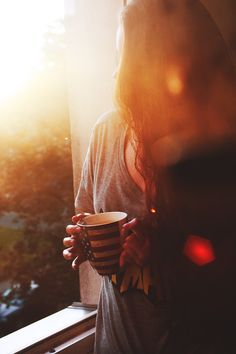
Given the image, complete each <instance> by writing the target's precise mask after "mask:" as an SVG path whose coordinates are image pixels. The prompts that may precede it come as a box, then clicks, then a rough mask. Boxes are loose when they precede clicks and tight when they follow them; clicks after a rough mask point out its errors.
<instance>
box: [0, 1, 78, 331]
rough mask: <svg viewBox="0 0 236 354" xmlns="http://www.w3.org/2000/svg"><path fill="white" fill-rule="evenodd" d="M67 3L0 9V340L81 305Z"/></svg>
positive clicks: (16, 3) (13, 5) (23, 4)
mask: <svg viewBox="0 0 236 354" xmlns="http://www.w3.org/2000/svg"><path fill="white" fill-rule="evenodd" d="M63 18H64V3H63V0H40V1H31V0H21V1H18V0H9V1H1V3H0V42H1V57H0V76H1V82H0V117H1V118H0V122H1V130H0V136H1V138H0V145H1V148H0V169H1V175H0V189H1V195H0V292H1V299H0V300H1V304H0V336H3V335H6V334H8V333H10V332H12V331H15V330H17V329H18V328H20V327H22V326H25V325H27V324H29V323H31V322H34V321H36V320H39V319H40V318H42V317H45V316H47V315H49V314H51V313H54V312H55V311H58V310H60V309H62V308H64V307H66V306H68V305H70V304H71V303H72V302H73V301H76V300H77V301H78V300H79V288H78V274H77V273H73V272H72V271H71V269H70V266H69V264H68V263H67V262H65V260H64V259H63V257H62V250H63V245H62V238H63V235H64V233H65V225H66V224H67V223H68V222H69V221H70V218H71V215H72V214H73V213H74V208H73V177H72V162H71V144H70V140H71V139H70V124H69V110H68V100H67V89H66V70H65V28H64V19H63Z"/></svg>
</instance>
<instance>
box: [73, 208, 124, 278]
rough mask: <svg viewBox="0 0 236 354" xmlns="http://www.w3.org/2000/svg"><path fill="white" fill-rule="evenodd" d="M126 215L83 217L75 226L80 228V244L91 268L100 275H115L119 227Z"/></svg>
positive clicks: (119, 240)
mask: <svg viewBox="0 0 236 354" xmlns="http://www.w3.org/2000/svg"><path fill="white" fill-rule="evenodd" d="M126 222H127V214H126V213H123V212H118V211H112V212H107V213H100V214H91V215H87V216H85V217H83V219H82V220H80V221H79V222H78V223H77V225H78V226H80V227H81V228H82V235H83V238H82V240H81V243H82V245H83V247H84V250H85V252H86V254H87V257H88V260H89V262H90V264H91V266H92V267H93V268H94V269H95V270H96V271H97V272H98V274H100V275H111V274H115V273H116V272H117V271H118V269H119V258H120V253H121V244H122V237H121V227H122V225H123V224H125V223H126Z"/></svg>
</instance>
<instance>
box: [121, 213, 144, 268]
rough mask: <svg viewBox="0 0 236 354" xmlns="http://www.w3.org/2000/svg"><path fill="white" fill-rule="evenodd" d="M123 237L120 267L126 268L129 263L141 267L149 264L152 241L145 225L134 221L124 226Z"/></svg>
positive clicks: (136, 220)
mask: <svg viewBox="0 0 236 354" xmlns="http://www.w3.org/2000/svg"><path fill="white" fill-rule="evenodd" d="M130 231H131V233H130V234H129V236H126V237H125V234H127V232H130ZM122 235H123V236H124V241H123V245H122V247H123V250H122V252H121V255H120V267H121V268H122V267H124V265H125V264H127V263H129V264H137V265H138V266H140V267H141V266H144V265H145V264H147V263H149V260H150V241H149V237H148V235H147V231H146V230H145V226H144V224H143V223H142V222H141V221H140V220H138V219H133V220H131V221H130V222H128V223H126V224H124V225H123V227H122Z"/></svg>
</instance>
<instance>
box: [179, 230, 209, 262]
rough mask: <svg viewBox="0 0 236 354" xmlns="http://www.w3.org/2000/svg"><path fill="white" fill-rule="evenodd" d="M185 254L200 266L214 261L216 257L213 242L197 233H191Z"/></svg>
mask: <svg viewBox="0 0 236 354" xmlns="http://www.w3.org/2000/svg"><path fill="white" fill-rule="evenodd" d="M183 254H184V255H185V256H186V257H187V258H189V259H190V260H191V261H192V262H193V263H195V264H197V265H198V266H203V265H205V264H208V263H210V262H213V261H214V260H215V258H216V257H215V252H214V248H213V246H212V244H211V242H210V241H209V240H207V239H206V238H204V237H201V236H197V235H189V237H188V239H187V241H186V243H185V246H184V249H183Z"/></svg>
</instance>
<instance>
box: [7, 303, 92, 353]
mask: <svg viewBox="0 0 236 354" xmlns="http://www.w3.org/2000/svg"><path fill="white" fill-rule="evenodd" d="M96 314H97V311H96V306H94V305H85V304H82V303H78V302H76V303H73V304H72V305H71V306H69V307H67V308H65V309H63V310H61V311H58V312H56V313H54V314H52V315H50V316H48V317H45V318H43V319H41V320H39V321H37V322H34V323H32V324H30V325H28V326H26V327H23V328H21V329H19V330H18V331H15V332H13V333H11V334H8V335H7V336H5V337H2V338H0V353H4V354H13V353H14V354H16V353H27V354H43V353H45V354H46V353H47V354H49V353H60V354H62V353H63V354H74V353H75V352H79V353H81V354H88V353H92V352H93V343H94V333H95V319H96Z"/></svg>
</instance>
